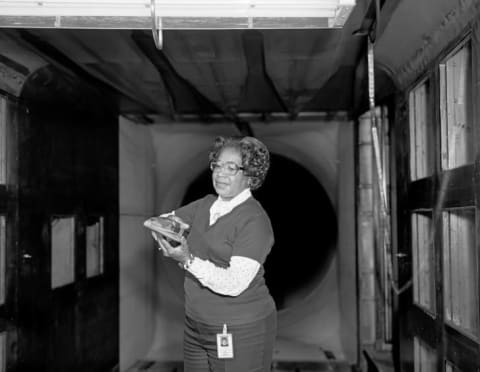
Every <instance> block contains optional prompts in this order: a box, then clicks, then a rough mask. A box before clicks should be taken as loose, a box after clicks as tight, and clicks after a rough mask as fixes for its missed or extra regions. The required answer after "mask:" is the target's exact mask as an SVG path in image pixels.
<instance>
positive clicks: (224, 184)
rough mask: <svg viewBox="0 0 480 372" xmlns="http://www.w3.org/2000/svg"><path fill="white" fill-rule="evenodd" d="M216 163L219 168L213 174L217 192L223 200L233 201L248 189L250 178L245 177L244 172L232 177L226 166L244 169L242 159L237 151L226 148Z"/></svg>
mask: <svg viewBox="0 0 480 372" xmlns="http://www.w3.org/2000/svg"><path fill="white" fill-rule="evenodd" d="M216 163H217V165H218V167H217V168H216V169H215V170H214V171H213V172H212V181H213V187H214V188H215V191H216V192H217V194H218V195H219V196H220V197H221V198H222V199H224V200H229V199H232V198H234V197H235V196H237V195H238V194H240V193H241V192H242V191H243V190H245V189H246V188H247V187H248V177H247V176H245V175H244V172H243V170H239V171H238V172H237V173H236V174H234V175H231V174H228V172H226V169H225V166H224V165H225V164H227V163H233V164H236V165H237V166H239V167H242V157H241V155H240V152H239V151H238V150H237V149H234V148H231V147H226V148H224V149H223V150H222V151H221V152H220V155H219V156H218V158H217V161H216Z"/></svg>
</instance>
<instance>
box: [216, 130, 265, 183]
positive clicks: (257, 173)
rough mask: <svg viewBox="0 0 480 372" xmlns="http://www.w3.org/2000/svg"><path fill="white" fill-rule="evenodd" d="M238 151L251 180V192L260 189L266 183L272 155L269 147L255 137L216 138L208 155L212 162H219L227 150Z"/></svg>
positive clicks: (245, 171)
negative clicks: (219, 157)
mask: <svg viewBox="0 0 480 372" xmlns="http://www.w3.org/2000/svg"><path fill="white" fill-rule="evenodd" d="M227 147H228V148H234V149H237V150H238V151H239V153H240V155H241V157H242V167H243V168H244V174H245V175H246V176H247V177H249V178H250V180H249V186H250V189H251V190H256V189H258V188H259V187H260V186H261V185H262V184H263V181H265V177H266V176H267V172H268V168H269V167H270V153H269V152H268V149H267V146H265V145H264V144H263V143H262V142H261V141H259V140H258V139H256V138H254V137H221V136H218V137H217V138H215V141H214V143H213V147H212V149H211V151H210V153H209V154H208V160H209V161H210V162H212V161H217V159H218V156H219V155H220V153H221V152H222V150H223V149H225V148H227Z"/></svg>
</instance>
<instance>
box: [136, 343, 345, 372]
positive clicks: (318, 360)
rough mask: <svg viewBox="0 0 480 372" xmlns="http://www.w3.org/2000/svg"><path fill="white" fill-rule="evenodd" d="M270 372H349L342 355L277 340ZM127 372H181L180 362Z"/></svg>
mask: <svg viewBox="0 0 480 372" xmlns="http://www.w3.org/2000/svg"><path fill="white" fill-rule="evenodd" d="M271 371H272V372H324V371H325V372H326V371H330V372H351V371H352V367H351V365H350V363H348V362H346V361H345V360H344V358H343V355H336V354H335V353H334V352H332V351H329V350H323V349H321V348H319V347H317V346H314V345H306V344H301V343H298V342H295V341H291V340H287V339H277V342H276V345H275V350H274V357H273V363H272V370H271ZM127 372H183V364H182V362H181V361H158V360H151V359H150V360H139V361H138V362H137V363H135V364H134V365H133V366H132V367H131V368H130V369H128V371H127Z"/></svg>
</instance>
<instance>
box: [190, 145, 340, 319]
mask: <svg viewBox="0 0 480 372" xmlns="http://www.w3.org/2000/svg"><path fill="white" fill-rule="evenodd" d="M207 193H214V189H213V186H212V182H211V172H210V171H209V170H205V171H204V172H202V173H201V175H200V176H199V177H198V178H197V179H196V180H195V181H193V182H192V183H191V184H190V186H189V187H188V189H187V191H186V194H185V197H184V200H183V201H182V204H185V203H188V202H190V201H193V200H195V199H198V198H200V197H202V196H204V195H205V194H207ZM254 197H255V198H256V199H258V200H259V201H260V203H261V204H262V205H263V207H264V208H265V210H266V211H267V213H268V214H269V216H270V219H271V221H272V225H273V229H274V233H275V245H274V247H273V249H272V252H271V253H270V255H269V256H268V258H267V262H266V263H265V279H266V282H267V285H268V287H269V289H270V292H271V294H272V296H273V298H274V299H275V302H276V304H277V308H278V309H279V310H281V309H285V308H288V307H290V306H291V305H294V304H296V303H297V302H299V301H301V300H303V299H304V298H306V297H307V296H308V295H309V294H310V293H311V292H312V291H313V290H314V289H315V287H317V286H318V283H319V282H321V280H322V278H323V276H324V274H325V272H326V270H327V268H328V265H329V262H330V259H331V257H332V253H333V252H334V250H335V247H336V241H337V218H336V215H335V211H334V209H333V206H332V204H331V202H330V199H329V198H328V196H327V194H326V192H325V190H324V188H323V187H322V185H321V184H320V183H319V182H318V180H317V179H316V178H315V177H314V176H313V175H312V174H311V173H310V172H308V171H307V170H306V169H305V168H304V167H302V166H301V165H300V164H298V163H296V162H294V161H292V160H290V159H288V158H286V157H284V156H281V155H277V154H272V155H271V168H270V171H269V174H268V176H267V179H266V180H265V184H264V185H263V186H262V187H261V188H260V189H258V190H257V191H254Z"/></svg>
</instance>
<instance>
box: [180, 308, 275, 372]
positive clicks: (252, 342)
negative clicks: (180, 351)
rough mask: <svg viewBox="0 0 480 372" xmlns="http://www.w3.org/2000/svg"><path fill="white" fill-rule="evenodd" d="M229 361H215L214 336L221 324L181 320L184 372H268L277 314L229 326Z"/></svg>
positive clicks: (187, 318)
mask: <svg viewBox="0 0 480 372" xmlns="http://www.w3.org/2000/svg"><path fill="white" fill-rule="evenodd" d="M227 327H228V333H231V334H232V337H233V356H234V357H233V358H232V359H218V356H217V333H222V330H223V329H222V328H223V324H217V325H210V324H204V323H200V322H197V321H195V320H193V319H191V318H189V317H185V333H184V372H265V371H270V370H271V364H272V354H273V347H274V343H275V336H276V330H277V314H276V312H273V313H272V314H271V315H269V316H268V317H266V318H264V319H260V320H256V321H254V322H251V323H246V324H242V325H229V324H227Z"/></svg>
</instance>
